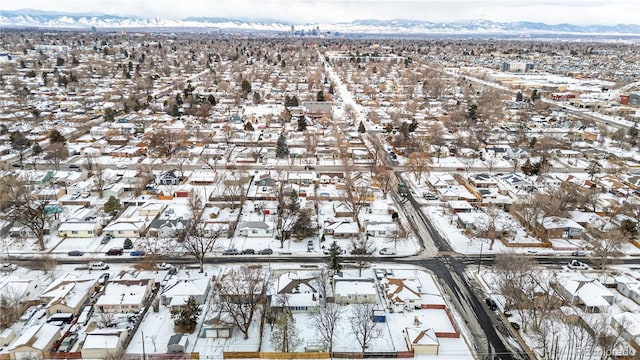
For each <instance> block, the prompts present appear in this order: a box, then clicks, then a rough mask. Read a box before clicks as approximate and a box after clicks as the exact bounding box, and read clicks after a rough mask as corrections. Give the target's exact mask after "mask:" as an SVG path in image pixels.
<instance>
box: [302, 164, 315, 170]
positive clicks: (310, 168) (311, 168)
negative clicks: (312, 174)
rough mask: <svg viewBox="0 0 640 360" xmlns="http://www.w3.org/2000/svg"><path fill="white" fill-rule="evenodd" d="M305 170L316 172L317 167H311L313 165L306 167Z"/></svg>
mask: <svg viewBox="0 0 640 360" xmlns="http://www.w3.org/2000/svg"><path fill="white" fill-rule="evenodd" d="M304 169H305V170H315V169H316V167H315V166H311V165H305V167H304Z"/></svg>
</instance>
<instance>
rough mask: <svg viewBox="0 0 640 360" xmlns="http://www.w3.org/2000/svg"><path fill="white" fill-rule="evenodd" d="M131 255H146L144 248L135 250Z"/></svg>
mask: <svg viewBox="0 0 640 360" xmlns="http://www.w3.org/2000/svg"><path fill="white" fill-rule="evenodd" d="M129 255H131V256H144V250H133V251H132V252H131V253H130V254H129Z"/></svg>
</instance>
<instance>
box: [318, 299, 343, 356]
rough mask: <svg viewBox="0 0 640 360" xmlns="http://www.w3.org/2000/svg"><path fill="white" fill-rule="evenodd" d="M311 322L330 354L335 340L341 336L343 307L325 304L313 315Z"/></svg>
mask: <svg viewBox="0 0 640 360" xmlns="http://www.w3.org/2000/svg"><path fill="white" fill-rule="evenodd" d="M310 316H311V322H312V323H313V326H314V327H315V329H316V333H317V334H318V336H319V337H320V338H321V339H322V341H323V342H324V343H325V345H326V346H327V348H328V349H329V352H330V353H331V352H333V339H334V337H335V336H336V335H338V334H339V326H338V323H339V322H340V321H341V320H342V318H343V316H344V310H343V308H342V306H340V305H338V304H335V303H325V304H324V306H321V307H320V308H318V309H317V310H315V311H313V312H312V313H311V314H310Z"/></svg>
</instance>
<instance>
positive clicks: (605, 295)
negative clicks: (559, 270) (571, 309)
mask: <svg viewBox="0 0 640 360" xmlns="http://www.w3.org/2000/svg"><path fill="white" fill-rule="evenodd" d="M553 285H554V287H555V288H556V290H557V291H558V293H559V294H560V295H562V297H563V298H564V299H565V300H566V301H567V302H569V303H570V304H572V305H576V306H580V307H582V308H584V311H586V312H604V311H606V309H607V308H609V306H611V304H613V299H614V295H613V293H612V292H611V291H610V290H609V289H607V288H606V287H605V286H604V285H602V284H601V283H600V282H599V281H598V280H595V279H589V278H587V277H585V276H584V275H582V274H580V273H570V274H563V275H562V276H560V277H559V278H558V279H557V281H556V282H555V283H554V284H553Z"/></svg>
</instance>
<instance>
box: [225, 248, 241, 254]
mask: <svg viewBox="0 0 640 360" xmlns="http://www.w3.org/2000/svg"><path fill="white" fill-rule="evenodd" d="M238 254H239V252H238V249H235V248H231V249H225V250H224V251H222V255H238Z"/></svg>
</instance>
